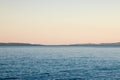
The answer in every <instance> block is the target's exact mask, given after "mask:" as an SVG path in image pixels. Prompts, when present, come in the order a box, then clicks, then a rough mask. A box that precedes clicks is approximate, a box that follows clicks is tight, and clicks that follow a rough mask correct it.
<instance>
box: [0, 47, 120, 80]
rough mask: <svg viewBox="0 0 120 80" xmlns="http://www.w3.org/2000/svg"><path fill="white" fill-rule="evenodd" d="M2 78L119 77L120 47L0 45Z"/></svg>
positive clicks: (70, 79) (88, 79)
mask: <svg viewBox="0 0 120 80" xmlns="http://www.w3.org/2000/svg"><path fill="white" fill-rule="evenodd" d="M0 80H120V48H94V47H92V48H90V47H89V48H87V47H57V48H56V47H0Z"/></svg>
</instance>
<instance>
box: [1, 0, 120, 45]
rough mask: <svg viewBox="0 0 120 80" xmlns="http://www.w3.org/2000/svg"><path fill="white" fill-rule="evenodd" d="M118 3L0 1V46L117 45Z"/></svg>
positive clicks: (93, 1)
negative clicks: (112, 43) (3, 43)
mask: <svg viewBox="0 0 120 80" xmlns="http://www.w3.org/2000/svg"><path fill="white" fill-rule="evenodd" d="M119 3H120V1H117V0H111V1H108V0H104V1H103V0H101V1H95V0H92V1H91V2H90V1H89V0H85V1H82V0H71V1H69V0H61V1H55V0H52V1H49V0H45V1H43V0H40V1H39V0H31V1H29V0H21V1H15V0H12V1H9V0H1V1H0V10H1V11H0V42H20V43H21V42H23V43H37V44H74V43H109V42H120V36H119V35H120V5H119Z"/></svg>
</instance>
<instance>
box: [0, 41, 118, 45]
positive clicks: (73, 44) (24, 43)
mask: <svg viewBox="0 0 120 80" xmlns="http://www.w3.org/2000/svg"><path fill="white" fill-rule="evenodd" d="M0 46H120V42H116V43H99V44H94V43H88V44H68V45H43V44H31V43H0Z"/></svg>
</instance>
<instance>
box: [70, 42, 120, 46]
mask: <svg viewBox="0 0 120 80" xmlns="http://www.w3.org/2000/svg"><path fill="white" fill-rule="evenodd" d="M69 46H120V42H116V43H100V44H94V43H90V44H70V45H69Z"/></svg>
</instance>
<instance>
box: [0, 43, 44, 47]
mask: <svg viewBox="0 0 120 80" xmlns="http://www.w3.org/2000/svg"><path fill="white" fill-rule="evenodd" d="M0 46H43V45H41V44H30V43H0Z"/></svg>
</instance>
